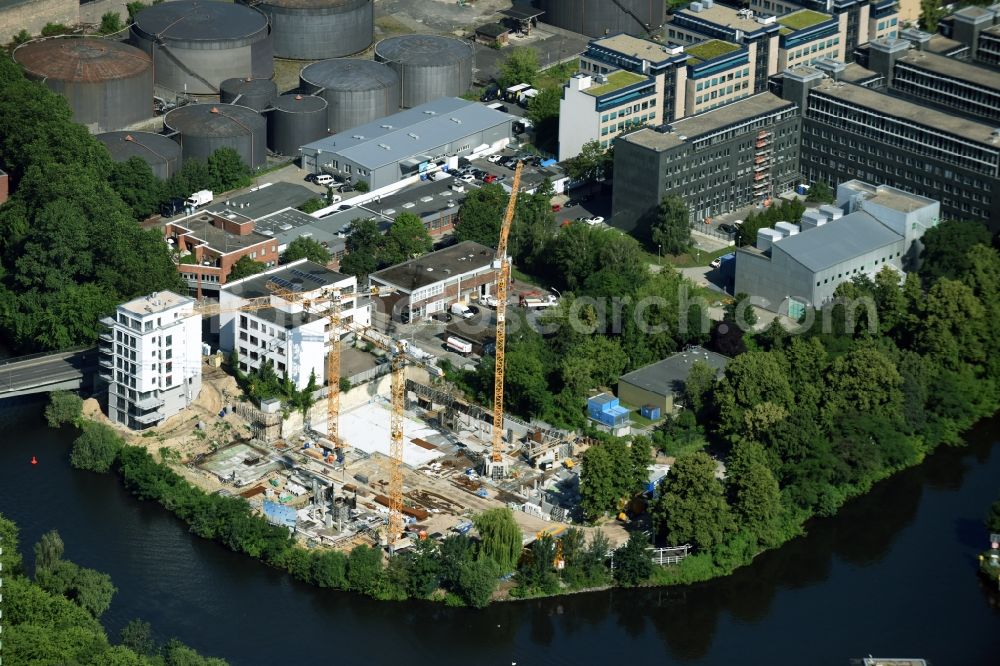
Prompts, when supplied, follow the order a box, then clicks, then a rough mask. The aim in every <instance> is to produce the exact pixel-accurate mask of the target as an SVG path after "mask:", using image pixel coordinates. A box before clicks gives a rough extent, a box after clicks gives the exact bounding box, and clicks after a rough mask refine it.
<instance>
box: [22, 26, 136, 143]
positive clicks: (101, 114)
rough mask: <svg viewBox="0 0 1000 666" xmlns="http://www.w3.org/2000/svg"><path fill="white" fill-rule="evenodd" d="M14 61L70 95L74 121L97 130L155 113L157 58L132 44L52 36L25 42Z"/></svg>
mask: <svg viewBox="0 0 1000 666" xmlns="http://www.w3.org/2000/svg"><path fill="white" fill-rule="evenodd" d="M14 60H16V61H17V62H18V63H20V64H21V65H22V66H23V67H24V70H25V73H26V74H27V75H28V76H29V77H30V78H32V79H36V80H39V81H42V82H43V83H44V84H45V85H46V87H48V88H49V90H52V91H53V92H55V93H58V94H60V95H62V96H63V97H65V98H66V101H68V102H69V106H70V108H71V109H72V110H73V119H74V120H75V121H76V122H78V123H80V124H82V125H86V126H87V127H88V129H90V130H91V131H92V132H107V131H111V130H117V129H122V128H124V127H129V126H130V125H133V124H134V123H137V122H140V121H143V120H146V119H147V118H151V117H152V116H153V61H152V60H151V59H150V57H149V56H148V55H146V54H145V53H143V52H142V51H140V50H139V49H137V48H134V47H132V46H129V45H128V44H122V43H121V42H114V41H110V40H104V39H89V38H58V39H46V40H43V41H37V42H29V43H27V44H24V45H22V46H19V47H18V48H17V49H16V50H15V51H14Z"/></svg>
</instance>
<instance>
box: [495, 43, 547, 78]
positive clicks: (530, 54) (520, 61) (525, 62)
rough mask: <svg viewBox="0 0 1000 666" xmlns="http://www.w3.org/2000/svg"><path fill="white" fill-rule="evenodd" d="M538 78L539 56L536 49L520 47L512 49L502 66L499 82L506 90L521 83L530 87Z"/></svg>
mask: <svg viewBox="0 0 1000 666" xmlns="http://www.w3.org/2000/svg"><path fill="white" fill-rule="evenodd" d="M537 76H538V54H537V53H536V52H535V50H534V49H530V48H527V47H523V46H519V47H515V48H513V49H511V50H510V53H509V54H508V55H507V58H506V59H505V60H504V61H503V63H502V64H501V65H500V77H499V79H498V81H497V82H498V83H499V84H500V87H501V88H504V89H506V88H509V87H511V86H516V85H517V84H519V83H527V84H528V85H529V86H530V85H532V84H533V83H534V82H535V77H537Z"/></svg>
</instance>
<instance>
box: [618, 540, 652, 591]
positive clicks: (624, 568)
mask: <svg viewBox="0 0 1000 666" xmlns="http://www.w3.org/2000/svg"><path fill="white" fill-rule="evenodd" d="M648 548H649V540H648V539H646V537H645V536H643V535H642V534H640V533H638V532H633V533H632V534H631V535H629V538H628V542H627V543H626V544H625V545H624V546H622V547H620V548H619V549H618V550H616V551H615V562H614V564H615V566H614V572H613V573H614V577H615V582H616V583H618V584H619V585H621V586H623V587H635V586H636V585H639V584H641V583H643V582H645V581H646V580H648V579H649V577H650V575H652V573H653V561H652V559H651V558H650V555H649V550H648Z"/></svg>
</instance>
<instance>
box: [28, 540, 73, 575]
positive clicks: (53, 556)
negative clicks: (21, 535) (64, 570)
mask: <svg viewBox="0 0 1000 666" xmlns="http://www.w3.org/2000/svg"><path fill="white" fill-rule="evenodd" d="M65 550H66V547H65V545H64V544H63V540H62V537H60V536H59V532H57V531H56V530H51V531H49V532H46V533H45V534H43V535H42V538H41V539H39V541H38V543H36V544H35V575H36V576H37V575H38V573H39V572H40V571H48V570H51V569H53V568H54V567H55V566H56V564H57V563H58V562H60V561H61V560H62V556H63V552H64V551H65Z"/></svg>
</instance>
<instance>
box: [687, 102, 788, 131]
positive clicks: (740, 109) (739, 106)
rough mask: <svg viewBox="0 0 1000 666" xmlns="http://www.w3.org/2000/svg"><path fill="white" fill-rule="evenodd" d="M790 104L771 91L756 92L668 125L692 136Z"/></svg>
mask: <svg viewBox="0 0 1000 666" xmlns="http://www.w3.org/2000/svg"><path fill="white" fill-rule="evenodd" d="M791 106H794V104H793V103H792V102H789V101H788V100H784V99H781V98H780V97H778V96H777V95H774V94H772V93H769V92H764V93H758V94H756V95H752V96H750V97H744V98H743V99H741V100H737V101H735V102H732V103H730V104H724V105H723V106H720V107H718V108H715V109H712V110H711V111H705V112H704V113H699V114H697V115H694V116H688V117H687V118H682V119H680V120H678V121H675V122H673V123H670V127H671V129H673V130H674V131H675V132H677V133H679V134H683V135H684V136H686V137H688V138H694V137H698V136H701V135H703V134H709V133H710V132H714V131H716V130H719V129H721V128H723V127H727V126H729V125H732V124H734V123H736V122H738V121H740V120H747V119H750V118H753V117H756V116H760V115H763V114H765V113H771V112H773V111H778V110H780V109H785V108H788V107H791Z"/></svg>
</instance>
